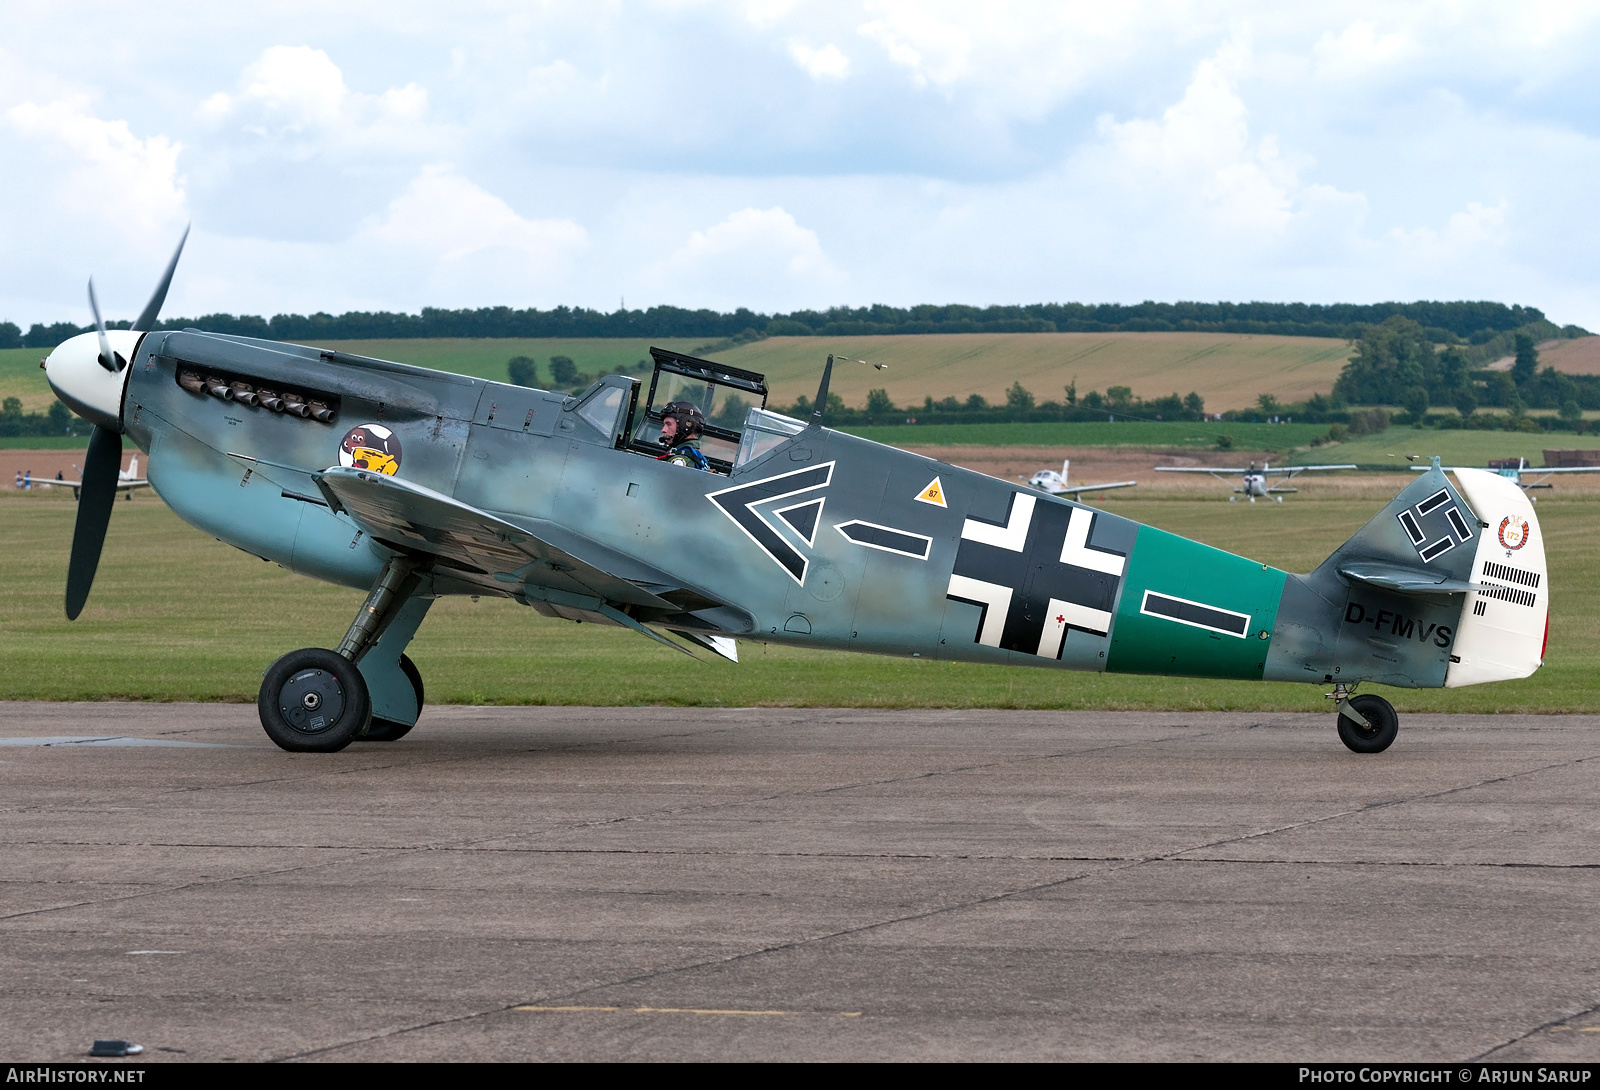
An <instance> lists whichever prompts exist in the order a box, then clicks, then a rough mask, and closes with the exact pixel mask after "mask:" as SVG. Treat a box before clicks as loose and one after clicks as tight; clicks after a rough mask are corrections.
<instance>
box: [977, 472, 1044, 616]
mask: <svg viewBox="0 0 1600 1090" xmlns="http://www.w3.org/2000/svg"><path fill="white" fill-rule="evenodd" d="M1014 495H1015V497H1016V498H1015V499H1013V500H1012V501H1011V517H1010V518H1009V519H1007V520H1006V524H1005V525H1004V526H992V525H990V524H989V523H987V522H979V521H977V520H976V519H967V520H966V522H964V523H962V525H961V536H962V537H964V538H966V539H967V540H968V541H976V542H979V543H980V544H983V545H993V546H994V547H995V548H997V549H1009V550H1010V551H1011V552H1014V553H1020V552H1021V551H1022V547H1023V545H1025V544H1027V541H1028V527H1029V526H1031V525H1032V524H1033V505H1034V503H1035V498H1034V497H1033V496H1025V495H1023V494H1022V493H1021V492H1017V493H1014ZM1007 593H1008V594H1009V593H1010V592H1009V591H1008V592H1007ZM979 642H980V643H982V642H984V641H982V640H980V641H979Z"/></svg>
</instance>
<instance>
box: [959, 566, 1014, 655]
mask: <svg viewBox="0 0 1600 1090" xmlns="http://www.w3.org/2000/svg"><path fill="white" fill-rule="evenodd" d="M949 593H950V596H951V597H952V598H965V599H966V600H967V601H969V602H982V603H983V604H984V606H985V607H986V608H985V609H984V612H983V630H982V631H981V632H979V633H978V642H979V643H981V644H984V645H985V646H988V647H999V646H1000V637H1001V636H1002V635H1004V634H1005V630H1006V614H1008V613H1010V612H1011V588H1010V587H1002V586H1001V585H1000V584H998V583H985V582H984V581H983V580H981V579H970V578H968V577H967V576H965V575H951V576H950V591H949Z"/></svg>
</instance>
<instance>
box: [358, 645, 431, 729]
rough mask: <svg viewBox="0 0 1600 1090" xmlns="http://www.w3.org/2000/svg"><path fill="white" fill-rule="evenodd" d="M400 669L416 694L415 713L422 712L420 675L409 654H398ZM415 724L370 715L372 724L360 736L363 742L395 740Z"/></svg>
mask: <svg viewBox="0 0 1600 1090" xmlns="http://www.w3.org/2000/svg"><path fill="white" fill-rule="evenodd" d="M400 671H401V673H403V674H405V675H406V680H408V681H410V682H411V691H412V692H414V693H416V694H417V715H419V716H420V715H421V714H422V675H421V674H420V673H418V672H417V664H416V663H414V662H412V661H411V656H409V655H407V654H404V653H402V654H401V655H400ZM414 726H416V724H415V723H396V722H395V721H394V720H393V719H380V718H378V717H377V716H373V717H372V725H371V726H369V727H367V732H366V733H365V734H363V735H362V736H361V741H363V742H395V741H398V740H400V739H401V738H404V737H405V736H406V735H407V734H408V733H409V732H410V730H411V728H412V727H414Z"/></svg>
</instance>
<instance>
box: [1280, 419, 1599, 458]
mask: <svg viewBox="0 0 1600 1090" xmlns="http://www.w3.org/2000/svg"><path fill="white" fill-rule="evenodd" d="M1291 426H1292V425H1291ZM1323 430H1324V431H1326V430H1327V429H1323ZM1580 447H1581V448H1586V449H1593V448H1594V447H1600V434H1595V433H1590V434H1587V435H1574V434H1573V433H1572V432H1525V431H1441V430H1439V429H1435V428H1410V427H1390V428H1386V429H1385V430H1383V431H1380V432H1377V433H1376V434H1374V435H1363V436H1360V437H1358V438H1355V439H1348V440H1346V441H1345V442H1343V443H1338V444H1336V445H1333V446H1327V447H1319V448H1318V449H1316V450H1304V451H1300V452H1299V453H1297V454H1295V455H1293V456H1292V457H1291V458H1289V462H1290V463H1291V464H1296V465H1310V464H1312V463H1315V462H1354V463H1356V464H1357V465H1378V464H1382V463H1388V464H1397V463H1398V464H1401V465H1404V464H1405V456H1406V455H1408V454H1416V455H1420V456H1421V457H1422V458H1429V457H1432V456H1433V455H1435V454H1437V455H1438V456H1439V457H1440V458H1441V459H1442V460H1443V462H1444V464H1445V465H1467V466H1481V465H1485V464H1487V462H1488V461H1489V459H1491V458H1526V459H1528V461H1529V463H1530V464H1532V465H1535V466H1542V465H1544V452H1545V451H1546V450H1547V449H1566V450H1570V449H1574V448H1580Z"/></svg>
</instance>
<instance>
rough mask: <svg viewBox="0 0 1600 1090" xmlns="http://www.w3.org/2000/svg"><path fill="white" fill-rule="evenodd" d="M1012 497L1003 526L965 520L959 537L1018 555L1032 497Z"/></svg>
mask: <svg viewBox="0 0 1600 1090" xmlns="http://www.w3.org/2000/svg"><path fill="white" fill-rule="evenodd" d="M1012 495H1013V496H1015V497H1016V498H1015V499H1013V500H1012V501H1011V517H1010V518H1009V519H1008V520H1007V521H1006V524H1005V525H1004V526H992V525H990V524H989V523H987V522H979V521H977V520H976V519H967V520H966V522H964V523H962V525H961V536H962V537H964V538H966V539H967V540H968V541H976V542H979V543H980V544H983V545H993V546H994V547H995V548H997V549H1009V550H1010V551H1011V552H1014V553H1020V552H1021V551H1022V546H1023V545H1025V544H1027V541H1028V527H1029V526H1030V525H1032V524H1033V504H1034V497H1032V496H1025V495H1023V494H1022V493H1021V492H1014V493H1012ZM1118 570H1119V571H1120V570H1121V569H1120V568H1119V569H1118ZM1007 593H1009V592H1007ZM979 642H983V641H979ZM995 646H997V647H998V646H999V645H998V644H996V645H995Z"/></svg>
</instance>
